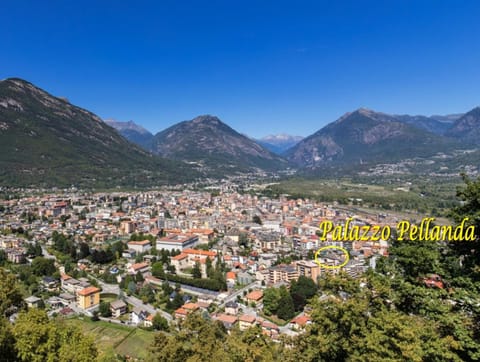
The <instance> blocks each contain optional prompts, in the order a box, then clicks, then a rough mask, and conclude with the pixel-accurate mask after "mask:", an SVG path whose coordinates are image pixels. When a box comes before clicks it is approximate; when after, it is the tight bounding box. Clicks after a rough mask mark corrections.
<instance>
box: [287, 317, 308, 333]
mask: <svg viewBox="0 0 480 362" xmlns="http://www.w3.org/2000/svg"><path fill="white" fill-rule="evenodd" d="M311 323H312V320H311V319H310V317H308V316H306V315H301V316H297V317H295V318H294V319H292V320H291V321H290V328H292V329H294V330H296V331H298V330H303V329H305V327H306V326H307V325H309V324H311Z"/></svg>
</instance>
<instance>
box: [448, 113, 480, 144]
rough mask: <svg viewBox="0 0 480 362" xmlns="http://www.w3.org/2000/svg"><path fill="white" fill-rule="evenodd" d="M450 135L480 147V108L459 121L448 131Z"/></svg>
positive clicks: (466, 114)
mask: <svg viewBox="0 0 480 362" xmlns="http://www.w3.org/2000/svg"><path fill="white" fill-rule="evenodd" d="M448 134H449V136H451V137H454V138H457V139H459V140H461V141H463V142H467V143H472V144H476V145H480V107H476V108H474V109H472V110H471V111H470V112H467V113H465V114H464V115H463V116H462V117H460V118H459V119H457V120H456V121H455V123H454V124H453V125H452V127H451V128H450V129H449V130H448Z"/></svg>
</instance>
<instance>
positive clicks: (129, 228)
mask: <svg viewBox="0 0 480 362" xmlns="http://www.w3.org/2000/svg"><path fill="white" fill-rule="evenodd" d="M135 229H136V225H135V223H134V222H133V221H122V222H121V223H120V230H121V231H123V232H124V233H125V234H131V233H133V232H134V231H135Z"/></svg>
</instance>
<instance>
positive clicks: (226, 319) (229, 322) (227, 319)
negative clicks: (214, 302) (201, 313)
mask: <svg viewBox="0 0 480 362" xmlns="http://www.w3.org/2000/svg"><path fill="white" fill-rule="evenodd" d="M212 318H213V319H214V320H217V321H219V322H222V323H223V325H224V326H225V328H226V329H232V328H233V326H234V325H235V323H237V321H238V318H237V317H235V316H233V315H228V314H223V313H221V314H217V315H215V316H212Z"/></svg>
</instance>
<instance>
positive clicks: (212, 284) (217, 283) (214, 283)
mask: <svg viewBox="0 0 480 362" xmlns="http://www.w3.org/2000/svg"><path fill="white" fill-rule="evenodd" d="M165 280H168V281H170V282H176V283H180V284H185V285H190V286H192V287H197V288H202V289H208V290H214V291H220V290H226V289H227V286H226V283H224V282H223V281H222V280H218V279H190V278H186V277H182V276H180V275H176V274H166V275H165Z"/></svg>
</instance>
